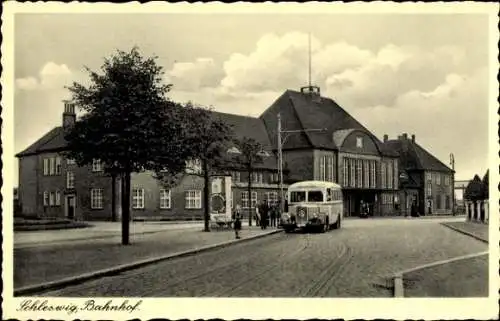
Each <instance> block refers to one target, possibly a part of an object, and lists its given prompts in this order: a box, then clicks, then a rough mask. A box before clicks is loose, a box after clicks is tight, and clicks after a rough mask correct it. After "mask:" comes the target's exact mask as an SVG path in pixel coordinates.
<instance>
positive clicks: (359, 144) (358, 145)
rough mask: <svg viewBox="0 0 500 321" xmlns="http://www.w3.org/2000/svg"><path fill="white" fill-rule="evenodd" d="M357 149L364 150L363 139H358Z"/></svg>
mask: <svg viewBox="0 0 500 321" xmlns="http://www.w3.org/2000/svg"><path fill="white" fill-rule="evenodd" d="M356 147H357V148H363V137H356Z"/></svg>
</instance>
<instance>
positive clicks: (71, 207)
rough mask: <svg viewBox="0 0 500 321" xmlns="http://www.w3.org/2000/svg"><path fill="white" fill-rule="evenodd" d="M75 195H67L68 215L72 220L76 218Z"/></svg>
mask: <svg viewBox="0 0 500 321" xmlns="http://www.w3.org/2000/svg"><path fill="white" fill-rule="evenodd" d="M75 207H76V206H75V196H74V195H68V196H66V217H67V218H69V219H70V220H72V219H74V218H75Z"/></svg>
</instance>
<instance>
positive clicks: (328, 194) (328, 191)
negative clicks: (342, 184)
mask: <svg viewBox="0 0 500 321" xmlns="http://www.w3.org/2000/svg"><path fill="white" fill-rule="evenodd" d="M332 197H333V196H332V189H331V188H327V189H326V201H327V202H331V201H332V200H333V199H332Z"/></svg>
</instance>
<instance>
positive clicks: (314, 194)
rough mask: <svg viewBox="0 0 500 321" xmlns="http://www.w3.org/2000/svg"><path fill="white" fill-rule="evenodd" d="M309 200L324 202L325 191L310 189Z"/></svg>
mask: <svg viewBox="0 0 500 321" xmlns="http://www.w3.org/2000/svg"><path fill="white" fill-rule="evenodd" d="M307 196H308V198H307V201H308V202H323V192H322V191H309V192H308V193H307Z"/></svg>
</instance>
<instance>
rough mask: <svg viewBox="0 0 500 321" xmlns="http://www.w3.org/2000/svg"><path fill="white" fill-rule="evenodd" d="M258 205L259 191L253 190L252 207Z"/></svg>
mask: <svg viewBox="0 0 500 321" xmlns="http://www.w3.org/2000/svg"><path fill="white" fill-rule="evenodd" d="M255 206H257V192H252V207H255Z"/></svg>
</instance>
